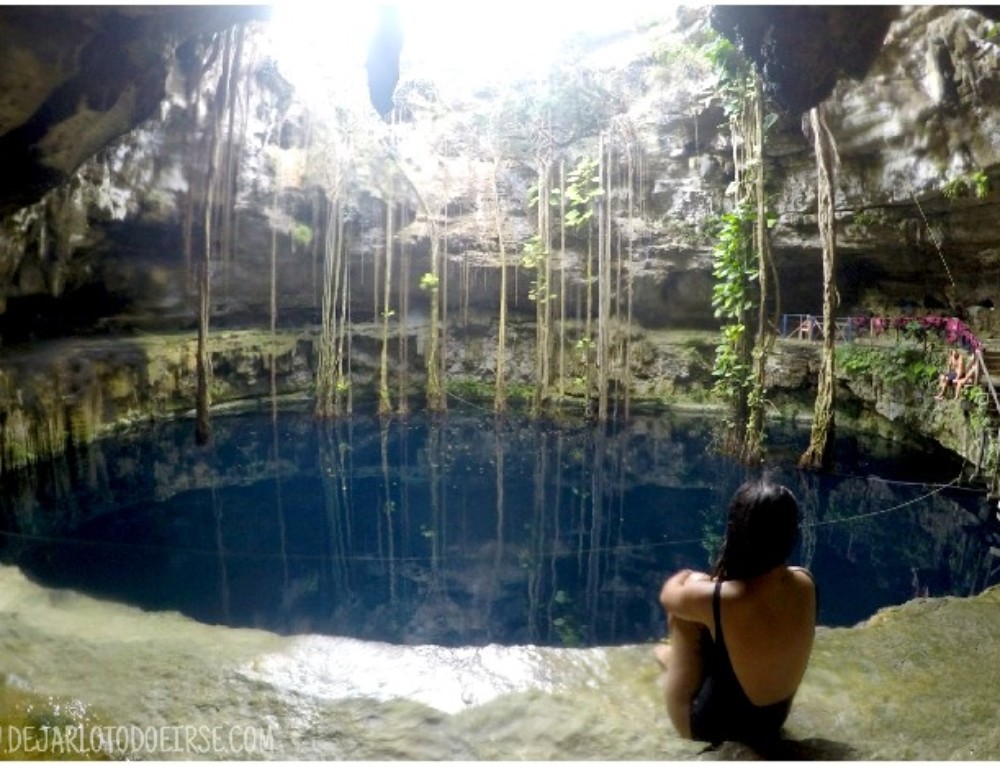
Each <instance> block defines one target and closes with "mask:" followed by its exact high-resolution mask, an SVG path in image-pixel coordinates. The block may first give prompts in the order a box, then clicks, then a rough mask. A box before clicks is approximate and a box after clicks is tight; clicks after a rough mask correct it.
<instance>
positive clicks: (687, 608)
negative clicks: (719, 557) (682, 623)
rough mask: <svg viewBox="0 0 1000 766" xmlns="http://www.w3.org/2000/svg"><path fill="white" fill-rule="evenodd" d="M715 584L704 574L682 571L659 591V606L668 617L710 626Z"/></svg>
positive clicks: (670, 578)
mask: <svg viewBox="0 0 1000 766" xmlns="http://www.w3.org/2000/svg"><path fill="white" fill-rule="evenodd" d="M714 590H715V583H714V582H713V580H712V578H711V577H710V576H709V575H707V574H706V573H704V572H695V571H693V570H691V569H682V570H681V571H679V572H677V573H676V574H674V575H671V576H670V577H669V578H667V581H666V582H665V583H663V588H662V589H661V590H660V604H661V605H662V606H663V609H664V611H665V612H666V613H667V614H668V615H674V616H675V617H680V618H681V619H682V620H690V621H692V622H699V623H701V624H702V625H708V626H711V625H712V622H713V619H714V618H713V617H712V595H713V592H714Z"/></svg>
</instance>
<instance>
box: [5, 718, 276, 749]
mask: <svg viewBox="0 0 1000 766" xmlns="http://www.w3.org/2000/svg"><path fill="white" fill-rule="evenodd" d="M274 749H275V743H274V732H273V731H272V730H271V727H270V726H268V727H267V728H261V727H259V726H196V725H187V726H135V725H131V726H88V725H84V724H72V725H67V726H0V753H10V754H23V755H28V754H32V753H35V754H39V755H63V756H88V755H100V754H108V755H125V756H128V755H130V754H134V755H138V754H148V755H158V754H163V755H166V754H180V755H192V756H198V755H229V756H250V755H255V754H262V753H272V752H274Z"/></svg>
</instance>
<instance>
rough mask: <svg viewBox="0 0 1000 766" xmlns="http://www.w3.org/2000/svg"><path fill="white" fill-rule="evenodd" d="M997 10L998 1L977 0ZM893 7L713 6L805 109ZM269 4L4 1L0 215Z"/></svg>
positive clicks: (59, 174)
mask: <svg viewBox="0 0 1000 766" xmlns="http://www.w3.org/2000/svg"><path fill="white" fill-rule="evenodd" d="M977 10H979V11H980V12H982V13H983V14H984V15H986V16H987V17H990V18H1000V8H996V7H992V6H985V7H983V8H977ZM898 12H899V7H898V6H868V5H866V6H795V5H790V6H789V5H775V6H743V5H732V6H717V7H716V8H715V9H714V10H713V24H714V25H715V26H716V28H717V29H718V30H719V31H721V32H722V33H724V34H726V35H727V36H730V37H731V38H733V39H738V40H740V41H742V44H743V45H744V47H745V50H746V51H747V53H748V54H749V55H750V56H752V57H753V58H754V59H755V60H756V61H757V62H758V64H760V65H761V66H762V68H763V71H764V72H765V75H766V78H767V81H768V83H769V88H770V89H771V92H772V95H773V97H774V98H775V100H776V102H777V103H779V104H780V105H781V106H782V107H783V108H784V109H785V110H787V111H788V112H790V113H801V112H804V111H806V110H807V109H809V108H810V107H811V106H813V105H815V104H816V103H819V102H820V101H821V100H823V99H824V98H825V97H826V96H828V95H829V94H830V92H831V90H832V89H833V87H834V85H835V84H836V82H837V80H838V79H840V78H844V77H854V78H857V77H860V76H863V75H864V73H865V72H866V71H867V69H868V67H869V65H870V64H871V62H872V60H873V59H874V57H875V56H876V55H877V53H878V51H879V49H880V47H881V44H882V41H883V39H884V37H885V34H886V30H887V29H888V26H889V24H890V22H891V21H892V20H893V19H894V18H895V17H896V16H897V15H898ZM267 14H268V9H267V8H266V7H265V6H137V7H116V6H72V5H70V6H4V7H0V40H2V41H3V42H2V43H0V153H2V155H3V157H4V160H5V166H6V167H5V172H4V173H3V175H2V176H0V216H4V215H6V214H9V213H11V212H13V211H14V210H17V209H18V208H20V207H23V206H24V205H26V204H31V203H32V202H34V201H36V200H37V199H38V198H39V197H40V196H41V195H42V194H43V193H44V192H45V191H46V190H47V189H49V188H51V187H52V186H54V185H57V184H58V183H60V182H61V181H64V180H65V179H66V178H68V177H69V176H70V175H71V174H72V173H73V172H74V171H75V170H76V169H77V168H78V167H79V166H80V164H81V163H82V162H83V161H84V160H86V159H87V158H88V157H89V156H91V155H93V154H94V153H95V152H96V151H98V150H100V149H101V148H102V147H103V146H105V145H106V144H107V143H108V142H110V141H111V140H113V139H114V138H116V137H117V136H119V135H121V134H122V133H124V132H127V131H128V130H130V129H132V128H133V127H135V126H136V125H138V124H139V123H140V122H142V121H143V120H144V119H146V118H147V117H149V115H150V114H151V113H152V112H153V110H154V109H155V108H156V106H157V104H158V103H159V102H160V100H161V99H162V97H163V93H164V80H165V76H166V71H167V62H168V59H169V56H170V55H171V54H172V52H173V51H174V50H180V49H181V48H182V46H183V43H184V42H185V41H186V40H188V39H189V38H191V37H192V36H194V35H197V34H200V33H205V32H212V31H215V30H218V29H220V28H223V27H224V26H226V25H229V24H232V23H233V22H236V21H242V20H247V19H261V18H266V16H267Z"/></svg>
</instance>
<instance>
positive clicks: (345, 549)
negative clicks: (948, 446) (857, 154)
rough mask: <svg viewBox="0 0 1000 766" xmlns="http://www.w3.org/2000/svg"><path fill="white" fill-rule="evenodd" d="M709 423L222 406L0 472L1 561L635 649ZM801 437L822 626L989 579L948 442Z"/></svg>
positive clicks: (703, 562) (402, 621) (209, 614)
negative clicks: (915, 444) (930, 446)
mask: <svg viewBox="0 0 1000 766" xmlns="http://www.w3.org/2000/svg"><path fill="white" fill-rule="evenodd" d="M712 428H713V424H712V422H711V420H710V419H707V418H705V417H690V416H667V415H660V416H655V417H653V416H649V417H636V418H633V420H632V422H630V423H629V424H628V425H627V426H616V427H613V428H609V429H606V430H604V429H595V428H592V427H582V426H570V425H565V424H561V425H560V424H554V423H539V422H529V421H525V420H519V419H515V418H509V419H506V420H504V421H496V420H494V418H493V417H492V415H486V414H481V413H479V414H476V413H472V414H462V413H457V412H452V413H449V414H448V415H447V416H446V417H443V418H439V419H433V418H430V417H427V416H423V415H414V416H411V417H409V418H407V419H392V420H387V421H384V422H382V421H379V420H377V419H370V418H364V417H354V418H352V419H349V420H342V421H339V422H335V423H327V424H322V423H317V422H316V421H315V420H314V419H313V418H312V417H311V415H309V414H307V413H299V412H282V413H279V414H278V415H276V416H273V417H272V414H271V413H251V414H242V415H230V416H225V417H217V418H216V421H215V438H214V440H213V443H212V445H210V446H208V447H196V446H195V445H194V443H193V438H192V431H193V429H192V426H191V424H190V423H189V422H177V423H170V424H161V425H157V426H155V427H152V428H150V429H149V430H145V431H143V432H142V433H135V434H133V435H130V436H127V437H120V438H116V439H114V440H105V441H103V442H100V443H98V444H95V445H92V446H90V447H87V448H85V449H84V450H82V451H75V452H70V453H69V454H67V455H66V456H65V457H64V458H62V459H60V460H58V461H54V462H52V463H48V464H44V465H40V466H37V467H36V468H34V469H31V470H30V471H24V472H21V473H20V474H17V475H14V476H7V477H5V491H4V493H3V501H2V502H3V516H2V529H0V535H2V536H0V560H2V562H3V563H6V564H14V565H16V566H18V567H19V568H21V569H22V571H24V572H25V573H26V574H27V575H28V576H29V577H30V578H32V579H34V580H36V581H37V582H39V583H41V584H43V585H46V586H51V587H62V588H72V589H75V590H78V591H82V592H84V593H87V594H90V595H93V596H96V597H98V598H102V599H107V600H113V601H120V602H124V603H128V604H132V605H136V606H140V607H142V608H143V609H146V610H152V611H164V610H170V611H177V612H181V613H183V614H185V615H187V616H190V617H192V618H194V619H196V620H198V621H201V622H204V623H209V624H220V625H228V626H234V627H257V628H263V629H266V630H269V631H273V632H276V633H280V634H306V633H310V634H326V635H336V636H347V637H353V638H360V639H364V640H376V641H387V642H391V643H398V644H439V645H444V646H484V645H487V644H493V643H496V644H508V645H514V644H542V645H552V646H593V645H613V644H630V643H637V642H643V641H647V640H652V639H655V638H657V637H659V636H660V635H662V634H663V631H664V624H663V618H662V615H661V613H660V610H659V607H658V605H657V603H656V597H657V594H658V592H659V587H660V584H661V583H662V580H663V578H664V577H665V576H667V575H668V574H669V573H670V572H672V571H674V570H676V569H677V568H680V567H695V568H700V569H705V568H708V566H709V564H710V560H711V558H712V556H713V555H714V553H715V550H716V548H717V545H718V542H719V540H720V538H721V535H722V532H723V529H724V518H725V506H726V503H727V501H728V499H729V496H730V495H731V494H732V492H733V490H734V489H735V488H736V487H737V486H738V484H739V483H740V482H741V481H743V480H744V479H745V478H747V476H748V475H749V474H748V472H747V470H746V469H745V468H743V467H741V466H739V465H737V464H735V463H733V462H732V461H730V460H728V459H726V458H723V457H720V456H719V455H718V454H716V453H715V452H714V451H713V450H712ZM807 442H808V432H807V431H805V430H802V429H796V428H792V427H789V428H787V429H780V430H779V431H778V432H775V433H772V434H771V436H770V442H769V444H770V452H769V454H770V457H769V461H768V463H769V470H771V472H772V473H773V474H774V476H775V478H776V479H777V480H779V481H781V482H783V483H785V484H787V485H788V486H789V487H790V488H791V489H792V491H793V492H795V494H796V496H797V497H798V499H799V502H800V505H801V507H802V511H803V527H802V535H801V539H800V543H799V545H798V547H797V550H796V552H795V555H794V559H795V562H796V563H800V564H804V565H806V566H808V567H810V568H811V569H812V570H813V571H814V573H815V574H816V577H817V580H818V582H819V584H820V593H821V603H820V622H821V623H822V624H824V625H830V626H842V625H851V624H854V623H856V622H859V621H861V620H863V619H865V618H867V617H869V616H870V615H871V614H873V613H874V612H875V611H876V610H878V609H879V608H881V607H884V606H887V605H892V604H899V603H902V602H904V601H906V600H909V599H911V598H913V597H915V596H921V595H932V596H938V595H946V594H957V595H968V594H970V593H975V592H978V591H979V590H982V589H983V588H984V587H986V586H987V585H990V584H993V582H995V581H996V579H997V578H996V576H995V574H993V575H991V573H990V564H991V562H992V561H993V559H992V558H991V556H990V555H989V540H988V538H987V536H986V534H985V531H984V529H983V528H982V525H981V524H980V523H979V521H978V515H979V514H981V513H982V508H981V505H982V503H983V502H984V499H983V495H982V493H981V492H978V491H975V490H973V489H971V488H969V487H962V486H958V485H957V484H952V482H954V480H955V479H956V477H958V476H959V473H960V470H961V465H960V463H958V462H957V461H955V460H954V459H952V458H951V457H950V456H948V455H947V454H942V453H940V452H933V451H926V450H903V449H902V448H900V447H898V446H896V445H892V444H889V443H886V442H884V441H880V440H876V439H871V438H867V439H865V438H860V437H847V436H844V437H842V438H841V440H840V442H839V443H838V446H837V457H836V466H835V468H834V470H833V471H832V472H831V473H830V474H827V475H818V474H815V473H804V472H799V471H797V470H796V469H795V468H794V463H795V459H796V457H797V456H798V454H800V453H801V451H802V449H803V448H804V446H805V444H806V443H807Z"/></svg>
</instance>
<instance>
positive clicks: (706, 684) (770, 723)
mask: <svg viewBox="0 0 1000 766" xmlns="http://www.w3.org/2000/svg"><path fill="white" fill-rule="evenodd" d="M721 588H722V581H721V580H719V581H718V582H717V583H716V584H715V595H714V596H713V597H712V614H713V615H714V616H715V641H712V640H711V637H710V636H709V634H708V632H707V631H706V632H705V635H706V646H705V649H706V652H705V679H704V681H702V684H701V688H700V689H699V690H698V693H697V694H696V695H695V697H694V701H693V702H692V703H691V735H692V736H693V737H694V738H695V739H697V740H701V741H702V742H711V743H712V744H713V745H717V744H719V743H720V742H725V741H727V740H729V741H734V742H745V743H749V744H759V743H761V742H768V741H772V740H774V739H777V738H778V736H779V735H780V733H781V727H782V726H783V725H784V723H785V719H786V718H788V712H789V711H790V710H791V707H792V698H791V697H789V698H788V699H786V700H782V701H781V702H775V703H774V704H771V705H755V704H753V703H752V702H751V701H750V699H749V698H748V697H747V695H746V693H745V692H744V691H743V687H742V686H740V682H739V679H737V678H736V673H735V672H734V671H733V665H732V662H730V660H729V651H728V650H727V649H726V640H725V637H724V636H723V635H722V613H721V609H720V605H719V590H720V589H721Z"/></svg>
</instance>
